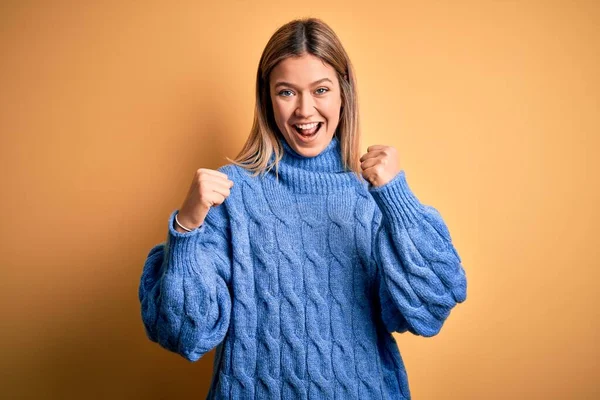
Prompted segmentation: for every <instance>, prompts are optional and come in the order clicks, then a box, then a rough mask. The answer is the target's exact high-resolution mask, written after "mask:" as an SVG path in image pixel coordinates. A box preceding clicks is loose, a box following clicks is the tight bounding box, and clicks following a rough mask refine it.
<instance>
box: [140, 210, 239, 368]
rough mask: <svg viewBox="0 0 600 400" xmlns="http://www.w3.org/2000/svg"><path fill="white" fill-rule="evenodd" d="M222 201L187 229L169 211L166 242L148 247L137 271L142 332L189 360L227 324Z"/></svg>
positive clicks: (227, 248) (219, 337) (227, 259)
mask: <svg viewBox="0 0 600 400" xmlns="http://www.w3.org/2000/svg"><path fill="white" fill-rule="evenodd" d="M225 204H226V203H223V204H221V205H220V206H216V207H212V208H211V209H210V210H209V212H208V214H207V216H206V218H205V220H204V223H203V224H202V226H201V227H200V228H198V229H196V230H194V231H192V232H186V233H180V232H177V231H176V230H175V228H174V226H173V222H174V217H175V214H176V213H177V211H173V212H172V213H171V216H170V218H169V230H168V235H167V240H166V242H164V243H161V244H159V245H156V246H154V247H153V248H152V249H151V250H150V252H149V254H148V257H147V259H146V261H145V264H144V267H143V271H142V276H141V281H140V286H139V300H140V303H141V314H142V321H143V323H144V327H145V330H146V335H147V336H148V338H149V339H150V340H152V341H153V342H157V343H159V344H160V345H161V346H162V347H164V348H166V349H167V350H170V351H173V352H176V353H179V354H180V355H182V356H183V357H185V358H186V359H187V360H189V361H197V360H198V359H200V357H202V356H203V355H204V354H205V353H207V352H208V351H210V350H211V349H212V348H214V347H215V346H216V345H218V344H219V343H221V342H222V341H223V339H224V337H225V334H226V333H227V330H228V327H229V319H230V314H231V297H230V292H229V285H230V277H231V244H230V235H231V233H230V228H229V223H228V217H227V215H226V210H225Z"/></svg>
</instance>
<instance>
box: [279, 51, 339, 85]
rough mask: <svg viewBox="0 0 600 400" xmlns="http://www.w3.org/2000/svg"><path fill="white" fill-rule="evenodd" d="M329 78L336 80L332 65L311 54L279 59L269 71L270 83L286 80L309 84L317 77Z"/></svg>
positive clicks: (298, 83)
mask: <svg viewBox="0 0 600 400" xmlns="http://www.w3.org/2000/svg"><path fill="white" fill-rule="evenodd" d="M323 78H329V79H331V80H332V81H333V82H336V81H337V79H334V78H336V73H335V70H334V69H333V67H332V66H331V65H329V64H327V63H326V62H325V61H323V60H321V59H320V58H319V57H316V56H313V55H312V54H305V55H302V56H300V57H288V58H286V59H284V60H282V61H280V62H279V63H278V64H277V65H276V66H275V68H273V70H272V71H271V79H270V81H271V85H274V84H275V83H277V81H280V80H281V81H286V82H289V83H294V84H297V85H309V84H311V83H312V82H315V81H317V80H319V79H323Z"/></svg>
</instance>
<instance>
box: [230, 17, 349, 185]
mask: <svg viewBox="0 0 600 400" xmlns="http://www.w3.org/2000/svg"><path fill="white" fill-rule="evenodd" d="M307 53H308V54H312V55H314V56H316V57H319V58H320V59H321V60H323V61H325V62H326V63H328V64H329V65H330V66H332V67H333V68H334V69H335V71H336V73H337V77H338V81H339V82H340V89H341V96H342V109H341V113H340V121H339V123H338V126H337V129H336V132H335V135H336V136H337V137H338V139H339V141H340V149H341V156H342V162H343V164H344V167H345V168H346V170H348V171H354V172H355V173H356V174H357V176H358V177H360V175H361V168H360V162H359V150H360V131H359V115H358V98H357V89H356V77H355V75H354V68H353V67H352V63H351V62H350V58H349V57H348V54H347V53H346V51H345V50H344V47H343V46H342V43H341V42H340V40H339V38H338V37H337V35H336V34H335V32H334V31H333V30H332V29H331V28H330V27H329V26H328V25H327V24H326V23H325V22H323V21H322V20H320V19H318V18H303V19H296V20H293V21H291V22H288V23H287V24H285V25H283V26H281V27H280V28H279V29H278V30H277V31H276V32H275V33H274V34H273V35H272V36H271V38H270V39H269V42H268V43H267V45H266V46H265V49H264V50H263V53H262V56H261V58H260V62H259V65H258V71H257V74H256V106H255V108H254V121H253V123H252V128H251V130H250V134H249V135H248V139H247V140H246V143H245V144H244V146H243V148H242V150H241V151H240V152H239V154H238V155H237V156H236V157H235V158H234V159H233V160H231V159H230V158H227V160H228V161H230V162H231V163H233V164H235V165H238V166H240V167H243V168H245V169H247V170H248V171H250V172H253V174H254V176H256V175H258V174H260V173H264V172H268V171H270V170H271V168H273V167H275V172H276V174H277V172H278V165H279V161H280V160H281V158H282V157H283V148H282V146H281V144H280V142H279V140H278V139H277V132H278V128H277V125H276V123H275V118H274V115H273V105H272V103H271V95H270V91H269V76H270V74H271V71H272V70H273V68H274V67H275V66H276V65H277V63H279V62H280V61H282V60H284V59H286V58H288V57H298V56H302V55H303V54H307ZM273 153H275V159H274V161H273V162H272V163H271V164H269V161H270V160H271V157H272V155H273Z"/></svg>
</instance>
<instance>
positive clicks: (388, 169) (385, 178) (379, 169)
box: [360, 145, 401, 187]
mask: <svg viewBox="0 0 600 400" xmlns="http://www.w3.org/2000/svg"><path fill="white" fill-rule="evenodd" d="M360 167H361V169H362V175H363V178H365V179H366V180H367V181H369V182H370V183H371V185H373V186H375V187H379V186H383V185H385V184H386V183H388V182H389V181H391V180H392V179H394V177H395V176H396V175H398V174H399V173H400V170H401V168H400V162H399V159H398V151H397V150H396V149H395V148H394V147H391V146H383V145H373V146H369V147H368V148H367V153H365V154H363V156H362V157H361V158H360Z"/></svg>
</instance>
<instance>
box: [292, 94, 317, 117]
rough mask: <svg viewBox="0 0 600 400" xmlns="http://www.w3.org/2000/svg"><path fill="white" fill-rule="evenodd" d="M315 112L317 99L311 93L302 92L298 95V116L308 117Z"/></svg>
mask: <svg viewBox="0 0 600 400" xmlns="http://www.w3.org/2000/svg"><path fill="white" fill-rule="evenodd" d="M314 112H315V101H314V99H313V97H312V96H311V95H307V94H301V95H300V96H298V104H297V107H296V110H295V114H296V117H299V118H306V119H308V118H309V117H310V116H311V115H313V113H314Z"/></svg>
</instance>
